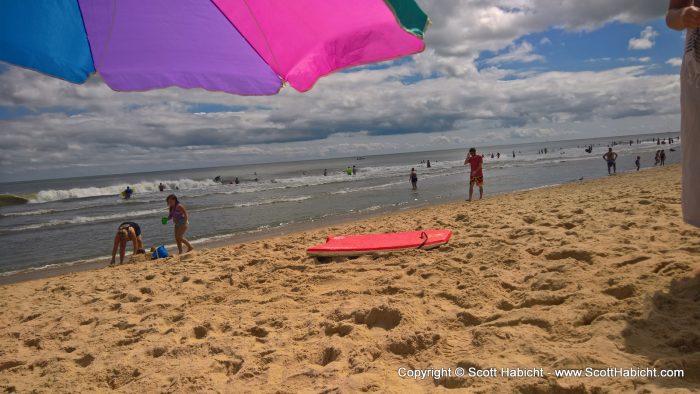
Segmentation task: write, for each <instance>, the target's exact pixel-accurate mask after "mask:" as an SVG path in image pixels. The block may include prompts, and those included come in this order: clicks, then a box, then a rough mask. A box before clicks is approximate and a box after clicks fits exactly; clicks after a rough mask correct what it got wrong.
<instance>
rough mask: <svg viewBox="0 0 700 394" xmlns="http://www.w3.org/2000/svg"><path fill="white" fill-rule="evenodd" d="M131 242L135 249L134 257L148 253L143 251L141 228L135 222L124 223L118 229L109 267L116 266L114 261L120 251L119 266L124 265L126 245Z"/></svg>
mask: <svg viewBox="0 0 700 394" xmlns="http://www.w3.org/2000/svg"><path fill="white" fill-rule="evenodd" d="M129 241H131V244H132V246H133V247H134V255H137V254H140V253H146V251H145V250H144V249H143V239H142V238H141V227H140V226H139V225H138V224H137V223H134V222H124V223H122V224H120V225H119V228H117V234H116V235H115V236H114V244H113V245H112V260H111V261H110V262H109V265H113V264H114V259H115V257H116V255H117V249H119V264H124V255H125V254H126V244H127V243H129Z"/></svg>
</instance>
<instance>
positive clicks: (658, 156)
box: [654, 150, 661, 167]
mask: <svg viewBox="0 0 700 394" xmlns="http://www.w3.org/2000/svg"><path fill="white" fill-rule="evenodd" d="M660 162H661V151H660V150H657V151H656V155H654V167H656V166H658V165H659V163H660Z"/></svg>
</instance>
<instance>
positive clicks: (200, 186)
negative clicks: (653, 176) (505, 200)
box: [0, 133, 680, 281]
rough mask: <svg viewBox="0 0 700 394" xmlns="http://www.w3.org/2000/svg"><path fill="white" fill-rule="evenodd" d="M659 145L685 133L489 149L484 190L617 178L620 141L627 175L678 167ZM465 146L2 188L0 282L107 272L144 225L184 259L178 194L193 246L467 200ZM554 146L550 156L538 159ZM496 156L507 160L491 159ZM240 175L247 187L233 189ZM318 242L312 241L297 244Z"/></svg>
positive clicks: (149, 242)
mask: <svg viewBox="0 0 700 394" xmlns="http://www.w3.org/2000/svg"><path fill="white" fill-rule="evenodd" d="M657 137H659V138H664V139H665V138H668V137H674V138H675V139H676V141H678V142H679V141H680V139H679V138H678V133H672V134H668V133H659V134H654V135H651V134H645V135H633V136H622V137H606V138H597V139H590V140H572V141H557V142H547V143H529V144H519V145H501V146H489V147H479V148H478V150H479V153H480V154H485V155H486V157H485V159H484V177H485V192H486V195H487V196H488V195H493V194H500V193H506V192H511V191H516V190H526V189H533V188H540V187H547V186H553V185H558V184H563V183H567V182H577V181H579V180H581V179H592V178H600V177H603V176H607V167H606V163H605V161H604V160H603V159H602V155H603V154H604V153H605V152H606V151H607V147H608V145H610V144H611V143H612V142H613V141H625V142H626V143H624V144H620V145H617V146H615V151H616V152H618V154H619V158H618V161H617V166H618V168H617V170H618V172H625V171H632V170H634V167H635V166H634V161H635V158H636V156H641V160H642V167H644V168H648V167H650V166H651V167H653V165H654V155H655V152H656V150H657V149H665V150H666V155H667V160H666V163H667V164H675V163H679V162H680V149H679V144H678V143H674V144H673V145H672V146H669V145H662V146H658V145H657V144H656V143H655V142H653V141H652V138H657ZM638 139H639V140H641V141H642V142H641V143H639V144H637V140H638ZM630 140H632V141H634V143H633V144H632V145H629V141H630ZM589 145H592V146H593V148H594V149H593V152H591V153H587V152H586V151H585V150H584V149H585V147H587V146H589ZM467 148H468V147H462V148H459V149H453V150H444V151H430V152H412V153H401V154H388V155H377V156H367V157H350V158H337V159H323V160H309V161H296V162H287V163H271V164H256V165H244V166H231V167H216V168H205V169H192V170H178V171H163V172H149V173H135V174H120V175H106V176H93V177H81V178H69V179H51V180H43V181H26V182H11V183H8V182H4V183H0V205H1V206H0V243H1V244H2V248H0V279H3V280H2V281H7V280H8V278H10V277H12V276H13V275H18V274H19V275H21V274H26V273H28V272H38V271H51V270H52V269H57V268H61V269H63V270H65V269H66V267H73V268H68V269H75V270H77V269H80V267H81V266H85V265H92V266H104V265H106V264H107V263H108V262H109V258H110V254H111V250H112V242H113V240H114V236H115V232H116V229H117V227H118V226H119V224H120V223H122V222H124V221H134V222H137V223H138V224H139V225H140V226H141V229H142V232H143V239H144V245H145V246H146V248H147V249H148V248H149V247H152V246H158V245H166V246H167V247H168V250H169V251H170V253H176V252H177V249H176V248H175V247H174V237H173V227H172V225H171V224H168V225H162V224H161V217H163V216H167V207H166V204H165V197H166V196H167V195H169V194H171V193H173V194H176V195H177V196H178V198H179V199H180V202H181V203H182V204H183V205H185V206H186V207H187V209H188V211H189V214H190V226H189V231H188V234H187V237H188V238H189V239H190V241H194V242H193V243H194V245H195V247H202V246H206V245H211V244H216V243H219V244H221V243H228V242H237V241H240V240H245V239H248V238H251V237H252V238H254V237H258V238H259V237H264V236H266V235H271V234H281V233H285V232H291V231H294V230H295V229H299V228H308V227H315V226H323V225H324V224H329V223H333V222H337V221H342V220H349V219H355V218H362V217H366V216H370V215H374V214H378V213H384V212H389V211H394V210H410V209H413V208H415V207H418V206H423V205H426V204H435V203H440V202H450V201H455V200H460V199H461V200H464V199H465V198H466V197H467V192H468V182H467V176H468V169H467V168H466V167H465V166H464V165H463V163H464V158H465V156H466V153H467ZM544 148H547V152H548V153H547V154H540V153H539V151H540V150H541V149H544ZM670 148H673V149H675V152H672V151H670ZM513 152H515V158H513ZM492 153H493V154H496V153H500V154H501V156H500V158H497V157H495V156H494V158H491V154H492ZM427 160H430V162H431V168H427V166H426V164H425V161H427ZM353 165H354V166H356V167H357V174H356V175H347V174H346V173H345V169H346V168H347V167H348V166H353ZM411 168H415V169H416V170H417V171H418V177H419V181H418V190H416V191H413V190H412V189H411V184H410V180H409V173H410V171H411ZM324 170H326V171H327V175H326V176H324ZM215 177H220V179H222V180H223V181H224V184H222V183H220V182H215V181H214V178H215ZM235 178H238V179H239V182H240V183H239V184H235V183H233V184H228V183H229V182H230V181H233V180H234V179H235ZM161 182H162V183H163V184H164V185H165V186H166V190H165V191H163V192H160V191H159V190H158V184H159V183H161ZM127 186H130V187H131V188H132V189H133V190H134V195H133V197H132V198H131V199H128V200H125V199H122V198H121V197H120V193H121V192H122V191H123V190H124V189H125V188H126V187H127ZM475 194H476V195H478V192H477V191H475ZM318 241H319V243H321V242H323V240H322V239H319V240H318ZM308 246H312V245H300V246H299V247H308ZM130 253H131V244H129V247H128V249H127V255H129V254H130Z"/></svg>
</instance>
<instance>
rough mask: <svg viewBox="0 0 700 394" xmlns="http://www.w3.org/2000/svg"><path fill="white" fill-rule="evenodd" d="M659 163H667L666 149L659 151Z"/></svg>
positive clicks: (663, 164) (662, 164)
mask: <svg viewBox="0 0 700 394" xmlns="http://www.w3.org/2000/svg"><path fill="white" fill-rule="evenodd" d="M659 163H660V164H661V166H665V165H666V151H665V150H663V149H661V152H659Z"/></svg>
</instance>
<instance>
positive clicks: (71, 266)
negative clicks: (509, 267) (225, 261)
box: [0, 164, 680, 286]
mask: <svg viewBox="0 0 700 394" xmlns="http://www.w3.org/2000/svg"><path fill="white" fill-rule="evenodd" d="M673 167H679V168H680V166H679V165H677V164H674V165H670V166H667V167H666V168H673ZM657 168H658V169H661V167H650V168H644V169H642V170H641V171H639V172H644V171H650V170H655V169H657ZM634 173H637V171H627V172H621V173H619V174H618V175H616V176H626V175H629V174H634ZM608 177H609V176H608V175H602V176H600V177H596V178H590V179H584V180H572V181H570V182H566V183H559V184H553V185H543V186H537V187H531V188H526V189H521V190H513V191H510V192H503V193H494V194H488V193H487V194H486V196H485V198H484V199H485V200H488V199H492V198H497V197H500V196H507V195H510V194H515V193H523V192H528V191H532V190H540V189H549V188H557V187H562V186H566V185H569V184H574V183H585V182H591V181H595V180H600V179H606V178H608ZM467 192H468V185H466V186H465V194H466V193H467ZM475 193H476V191H475ZM459 202H465V201H464V200H462V199H453V200H444V201H439V202H423V203H421V204H417V205H415V206H412V207H410V209H421V208H425V207H435V208H439V207H442V206H447V205H451V204H455V203H459ZM407 209H409V208H406V207H394V208H391V207H387V208H385V209H384V210H382V211H380V212H374V211H371V212H365V213H361V214H358V213H344V214H339V215H335V216H332V217H329V218H322V219H318V220H311V221H305V222H301V223H293V224H291V225H288V226H283V227H276V228H273V229H270V230H262V231H258V230H251V231H247V232H242V233H233V234H221V235H217V236H213V237H210V238H212V239H208V240H206V241H203V242H202V241H200V240H194V241H191V242H193V243H194V244H195V246H197V248H196V250H197V251H202V250H210V249H217V248H221V247H227V246H237V245H241V244H244V243H247V242H254V241H260V240H266V239H270V238H276V237H281V236H289V235H293V234H296V233H302V232H308V231H314V230H321V229H325V228H328V227H331V226H336V225H343V224H350V223H353V222H356V221H364V220H369V219H375V218H381V217H384V216H391V215H394V214H397V213H400V212H402V211H404V210H407ZM166 247H167V248H168V249H169V251H173V250H176V248H175V244H168V245H166ZM147 256H149V255H148V253H147ZM172 256H177V254H174V255H172ZM131 258H132V256H131V255H130V254H129V253H128V247H127V259H126V262H125V263H124V265H127V264H132V262H130V259H131ZM136 260H137V261H136V262H142V261H144V259H143V258H140V257H137V259H136ZM145 260H150V259H148V258H146V259H145ZM108 263H109V257H95V258H91V259H87V260H78V261H73V262H59V263H52V264H49V265H47V266H44V267H37V268H26V269H22V270H17V271H10V272H9V273H0V286H4V285H11V284H15V283H21V282H26V281H32V280H39V279H48V278H53V277H57V276H61V275H66V274H71V273H77V272H85V271H93V270H97V269H103V268H108V267H109V264H108Z"/></svg>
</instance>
